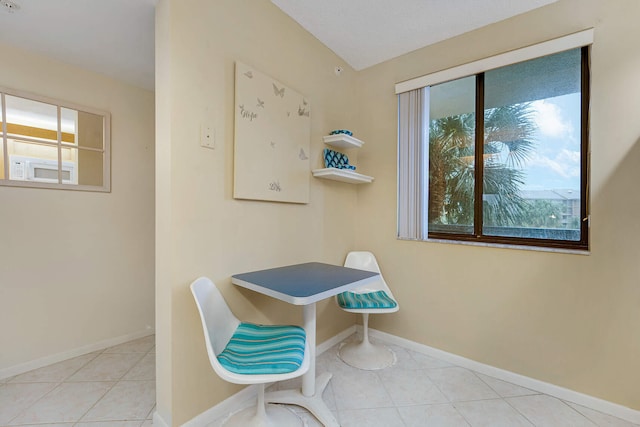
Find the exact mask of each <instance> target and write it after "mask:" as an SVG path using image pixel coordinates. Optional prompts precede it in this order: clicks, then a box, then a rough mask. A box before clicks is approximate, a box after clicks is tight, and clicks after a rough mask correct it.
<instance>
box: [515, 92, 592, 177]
mask: <svg viewBox="0 0 640 427" xmlns="http://www.w3.org/2000/svg"><path fill="white" fill-rule="evenodd" d="M532 107H533V109H534V110H535V111H536V113H535V122H536V124H537V126H538V132H537V133H536V134H535V136H534V138H535V140H536V150H535V152H534V154H533V155H532V156H531V158H530V159H529V160H528V161H527V163H526V166H525V168H524V172H525V174H526V182H525V185H524V186H523V190H543V189H573V190H579V189H580V93H574V94H569V95H563V96H558V97H555V98H547V99H544V100H539V101H534V102H533V103H532Z"/></svg>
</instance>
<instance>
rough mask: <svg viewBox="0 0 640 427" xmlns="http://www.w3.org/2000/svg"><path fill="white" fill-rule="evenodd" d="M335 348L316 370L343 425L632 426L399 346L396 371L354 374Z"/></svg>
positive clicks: (311, 422)
mask: <svg viewBox="0 0 640 427" xmlns="http://www.w3.org/2000/svg"><path fill="white" fill-rule="evenodd" d="M354 338H355V337H351V338H349V339H347V340H346V341H351V340H353V339H354ZM338 347H339V345H336V346H334V347H333V348H331V349H329V350H328V351H326V352H325V353H323V354H322V355H320V356H319V357H318V362H317V373H322V372H327V371H329V372H332V373H333V378H332V379H331V381H330V382H329V386H328V387H327V388H326V389H325V393H324V396H323V397H324V399H325V401H326V402H327V405H328V406H329V408H330V409H331V410H332V412H333V413H334V416H335V417H336V419H337V420H338V421H339V422H340V425H341V426H342V427H431V426H433V427H445V426H446V427H470V426H471V427H519V426H526V427H534V426H535V427H582V426H585V427H594V426H599V427H634V426H636V424H632V423H629V422H626V421H624V420H621V419H618V418H615V417H612V416H609V415H605V414H602V413H600V412H597V411H593V410H590V409H587V408H584V407H582V406H579V405H576V404H573V403H569V402H564V401H562V400H559V399H556V398H554V397H551V396H548V395H544V394H540V393H537V392H535V391H532V390H528V389H525V388H522V387H519V386H517V385H515V384H510V383H507V382H504V381H501V380H498V379H496V378H492V377H489V376H486V375H482V374H479V373H475V372H472V371H470V370H468V369H465V368H461V367H458V366H454V365H451V364H449V363H447V362H444V361H442V360H439V359H435V358H433V357H430V356H426V355H424V354H420V353H417V352H414V351H411V350H408V349H405V348H401V347H398V346H391V348H392V349H393V351H394V352H395V353H396V356H397V359H398V361H397V363H396V364H395V365H394V366H392V367H390V368H386V369H383V370H379V371H363V370H359V369H356V368H352V367H350V366H348V365H346V364H345V363H344V362H342V360H340V358H339V357H338V355H337V354H338V353H337V352H338ZM299 386H300V379H294V380H289V381H286V382H285V383H282V384H276V385H275V386H273V387H272V388H271V389H272V390H273V389H276V390H277V389H283V388H290V387H299ZM254 404H255V402H245V403H244V404H243V405H241V407H240V408H238V409H241V408H242V407H246V406H249V405H254ZM290 409H291V410H292V411H294V412H296V413H297V414H298V415H299V416H300V417H301V418H302V419H303V420H304V421H305V423H306V425H307V426H309V427H317V426H320V423H319V422H318V421H317V420H316V419H315V418H314V417H313V416H312V415H311V414H310V413H309V412H307V411H306V410H304V409H302V408H299V407H296V406H291V407H290ZM225 418H226V417H225ZM223 421H224V419H221V420H217V421H216V422H214V423H212V424H210V425H209V426H208V427H218V426H220V425H222V422H223ZM636 427H637V426H636Z"/></svg>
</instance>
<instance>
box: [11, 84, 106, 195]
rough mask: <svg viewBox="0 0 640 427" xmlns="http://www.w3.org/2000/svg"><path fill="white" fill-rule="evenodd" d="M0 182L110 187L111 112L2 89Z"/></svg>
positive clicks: (15, 184) (87, 187)
mask: <svg viewBox="0 0 640 427" xmlns="http://www.w3.org/2000/svg"><path fill="white" fill-rule="evenodd" d="M0 107H1V112H2V114H1V116H0V118H1V123H0V138H1V140H0V160H1V161H0V184H1V185H7V186H19V187H40V188H62V189H72V190H85V191H110V182H111V177H110V166H109V165H110V159H109V153H110V151H109V128H110V116H109V114H108V113H105V112H102V111H97V110H94V109H91V108H85V107H78V106H74V105H71V104H67V103H63V102H58V101H54V100H50V99H46V98H43V97H39V96H35V95H27V94H24V93H19V92H14V91H10V90H5V89H0Z"/></svg>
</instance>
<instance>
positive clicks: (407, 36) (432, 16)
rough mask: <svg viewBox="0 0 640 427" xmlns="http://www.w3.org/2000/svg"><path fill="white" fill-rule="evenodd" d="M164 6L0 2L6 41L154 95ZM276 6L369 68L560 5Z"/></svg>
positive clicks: (513, 1)
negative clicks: (158, 15)
mask: <svg viewBox="0 0 640 427" xmlns="http://www.w3.org/2000/svg"><path fill="white" fill-rule="evenodd" d="M157 1H158V0H0V43H5V44H9V45H13V46H16V47H19V48H21V49H25V50H28V51H34V52H37V53H40V54H43V55H46V56H49V57H52V58H55V59H57V60H60V61H63V62H66V63H69V64H72V65H76V66H79V67H82V68H86V69H89V70H92V71H96V72H99V73H102V74H105V75H107V76H110V77H113V78H116V79H119V80H122V81H125V82H127V83H130V84H133V85H136V86H139V87H143V88H147V89H150V90H153V88H154V16H155V5H156V3H157ZM271 1H272V2H273V3H274V4H275V5H276V6H277V7H279V8H280V9H282V10H283V11H284V13H286V14H287V15H289V16H291V17H292V18H293V19H294V20H295V21H297V22H298V23H299V24H300V25H301V26H302V27H304V28H305V29H306V30H307V31H309V32H310V33H311V34H313V35H314V36H315V37H316V38H317V39H318V40H320V41H321V42H322V43H324V44H325V45H326V46H327V47H328V48H329V49H331V50H332V51H334V52H335V53H336V54H337V55H338V56H339V57H341V58H342V59H343V60H344V61H345V62H346V63H348V64H349V65H351V66H352V67H353V68H354V69H356V70H362V69H364V68H367V67H370V66H372V65H375V64H378V63H380V62H384V61H386V60H389V59H391V58H395V57H397V56H400V55H402V54H405V53H407V52H410V51H413V50H415V49H418V48H421V47H423V46H427V45H430V44H433V43H437V42H439V41H442V40H445V39H447V38H450V37H454V36H457V35H459V34H462V33H465V32H468V31H471V30H473V29H476V28H479V27H483V26H485V25H489V24H491V23H494V22H498V21H501V20H503V19H506V18H509V17H511V16H514V15H518V14H521V13H524V12H527V11H529V10H532V9H535V8H538V7H541V6H544V5H546V4H549V3H553V2H555V1H557V0H483V1H478V0H347V1H345V0H316V1H312V0H271ZM7 6H12V7H11V8H9V7H7ZM13 6H15V7H13ZM461 11H464V12H463V13H461Z"/></svg>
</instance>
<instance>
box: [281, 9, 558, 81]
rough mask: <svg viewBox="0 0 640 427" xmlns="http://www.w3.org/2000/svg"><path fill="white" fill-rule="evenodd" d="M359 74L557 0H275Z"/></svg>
mask: <svg viewBox="0 0 640 427" xmlns="http://www.w3.org/2000/svg"><path fill="white" fill-rule="evenodd" d="M271 1H272V2H273V3H274V4H275V5H276V6H278V7H279V8H280V9H282V10H283V11H284V12H285V13H286V14H287V15H289V16H291V17H292V18H293V19H294V20H295V21H297V22H298V23H299V24H300V25H301V26H302V27H304V28H305V29H306V30H307V31H309V32H310V33H311V34H313V35H314V36H315V37H316V38H317V39H318V40H320V41H321V42H322V43H324V44H325V45H326V46H327V47H328V48H329V49H331V50H332V51H334V52H335V53H336V54H337V55H338V56H340V57H341V58H342V59H344V60H345V61H346V62H347V63H348V64H349V65H351V66H352V67H353V68H354V69H356V70H362V69H364V68H367V67H370V66H372V65H375V64H378V63H380V62H384V61H386V60H389V59H391V58H395V57H397V56H400V55H402V54H405V53H407V52H411V51H413V50H416V49H419V48H421V47H424V46H427V45H430V44H433V43H437V42H439V41H442V40H445V39H448V38H451V37H455V36H457V35H460V34H463V33H466V32H468V31H471V30H474V29H476V28H480V27H483V26H486V25H489V24H492V23H494V22H498V21H502V20H504V19H507V18H510V17H512V16H515V15H518V14H521V13H524V12H527V11H529V10H532V9H536V8H538V7H541V6H544V5H547V4H550V3H554V2H555V1H557V0H482V1H480V0H315V1H313V0H271Z"/></svg>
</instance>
